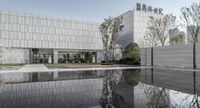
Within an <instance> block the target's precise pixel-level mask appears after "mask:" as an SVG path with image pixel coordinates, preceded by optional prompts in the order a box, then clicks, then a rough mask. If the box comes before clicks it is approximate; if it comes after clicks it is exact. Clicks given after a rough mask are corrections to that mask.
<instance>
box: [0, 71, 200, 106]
mask: <svg viewBox="0 0 200 108" xmlns="http://www.w3.org/2000/svg"><path fill="white" fill-rule="evenodd" d="M199 95H200V73H198V72H187V71H175V70H166V69H140V70H136V69H135V70H104V71H102V70H93V71H78V72H41V73H10V74H0V108H189V107H190V108H199V104H200V97H199Z"/></svg>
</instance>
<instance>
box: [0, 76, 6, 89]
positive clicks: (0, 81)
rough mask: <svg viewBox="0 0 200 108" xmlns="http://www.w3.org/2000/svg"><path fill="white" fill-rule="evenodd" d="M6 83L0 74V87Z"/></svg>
mask: <svg viewBox="0 0 200 108" xmlns="http://www.w3.org/2000/svg"><path fill="white" fill-rule="evenodd" d="M5 85H6V81H5V80H4V79H3V77H2V75H0V89H1V88H2V87H4V86H5Z"/></svg>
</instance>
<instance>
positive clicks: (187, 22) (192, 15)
mask: <svg viewBox="0 0 200 108" xmlns="http://www.w3.org/2000/svg"><path fill="white" fill-rule="evenodd" d="M181 13H182V16H181V19H182V21H183V23H182V24H183V26H184V27H185V28H186V29H187V32H188V34H189V35H190V36H191V39H190V38H188V39H189V41H190V42H192V43H194V44H195V43H199V40H200V17H199V16H200V2H199V3H193V4H192V5H191V6H190V7H183V8H182V9H181Z"/></svg>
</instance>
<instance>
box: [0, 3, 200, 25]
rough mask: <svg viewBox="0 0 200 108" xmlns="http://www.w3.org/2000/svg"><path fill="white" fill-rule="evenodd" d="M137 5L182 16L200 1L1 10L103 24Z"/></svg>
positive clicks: (2, 6) (3, 7) (35, 5)
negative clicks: (109, 17) (182, 8)
mask: <svg viewBox="0 0 200 108" xmlns="http://www.w3.org/2000/svg"><path fill="white" fill-rule="evenodd" d="M137 2H139V3H145V4H148V5H152V6H153V7H161V8H163V9H164V12H165V13H173V14H174V15H176V16H178V17H179V15H180V8H181V7H183V6H190V5H191V4H192V3H193V2H199V0H0V10H6V11H14V12H23V13H33V14H34V15H42V16H53V17H64V18H67V19H73V18H75V19H81V20H88V21H94V22H102V21H103V19H104V18H107V17H108V16H118V15H120V14H122V13H124V12H126V11H128V10H131V9H134V8H135V5H136V3H137Z"/></svg>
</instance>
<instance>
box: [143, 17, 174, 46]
mask: <svg viewBox="0 0 200 108" xmlns="http://www.w3.org/2000/svg"><path fill="white" fill-rule="evenodd" d="M175 22H176V17H175V16H173V15H172V14H167V15H165V16H163V17H162V16H161V17H159V18H155V17H152V16H151V17H150V19H149V22H148V26H147V31H146V36H145V43H146V44H148V45H150V46H152V47H155V46H160V45H161V46H165V45H166V43H167V40H168V38H169V30H173V29H174V28H176V27H177V26H176V24H175Z"/></svg>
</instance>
